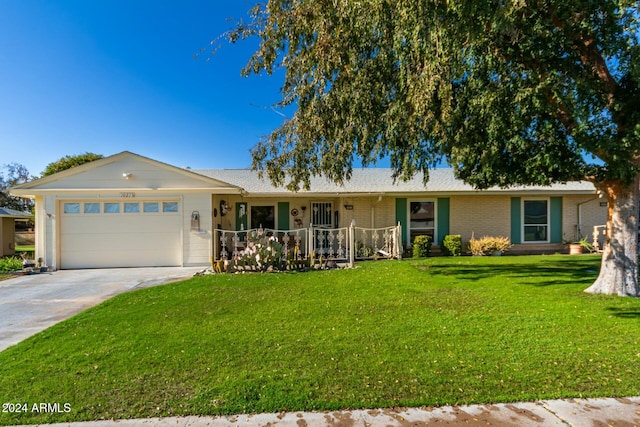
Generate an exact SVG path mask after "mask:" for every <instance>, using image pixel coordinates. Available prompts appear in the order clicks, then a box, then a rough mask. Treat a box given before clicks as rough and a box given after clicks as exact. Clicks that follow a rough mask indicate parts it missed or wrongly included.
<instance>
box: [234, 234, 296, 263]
mask: <svg viewBox="0 0 640 427" xmlns="http://www.w3.org/2000/svg"><path fill="white" fill-rule="evenodd" d="M247 237H248V239H247V247H246V248H245V249H244V250H243V251H241V252H240V253H239V254H238V256H237V258H236V260H235V261H236V268H238V269H240V270H256V271H266V270H269V269H271V270H282V266H283V261H284V260H285V253H284V245H283V244H282V243H280V242H278V239H277V238H276V237H275V236H267V235H266V234H265V233H259V232H250V233H249V234H248V235H247Z"/></svg>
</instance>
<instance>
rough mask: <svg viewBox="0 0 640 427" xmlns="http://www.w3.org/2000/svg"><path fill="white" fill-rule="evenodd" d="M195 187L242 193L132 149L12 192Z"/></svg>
mask: <svg viewBox="0 0 640 427" xmlns="http://www.w3.org/2000/svg"><path fill="white" fill-rule="evenodd" d="M109 190H113V191H133V190H138V191H140V190H161V191H189V190H191V191H193V190H206V191H212V192H218V193H240V192H242V188H240V187H238V186H236V185H233V184H229V183H227V182H224V181H221V180H220V179H216V178H212V177H207V176H203V175H201V174H198V173H195V172H193V171H191V170H188V169H182V168H178V167H175V166H172V165H169V164H166V163H163V162H159V161H157V160H153V159H149V158H147V157H143V156H140V155H138V154H134V153H131V152H129V151H123V152H121V153H118V154H114V155H113V156H109V157H105V158H103V159H100V160H96V161H93V162H90V163H85V164H83V165H80V166H78V167H75V168H71V169H68V170H65V171H62V172H58V173H56V174H53V175H50V176H46V177H44V178H40V179H37V180H34V181H30V182H27V183H24V184H21V185H18V186H16V187H14V188H13V189H12V190H11V193H12V194H15V195H19V196H33V195H37V194H47V193H51V192H71V191H109Z"/></svg>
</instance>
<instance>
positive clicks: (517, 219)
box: [511, 197, 522, 244]
mask: <svg viewBox="0 0 640 427" xmlns="http://www.w3.org/2000/svg"><path fill="white" fill-rule="evenodd" d="M511 243H514V244H518V243H522V202H521V199H520V197H512V198H511Z"/></svg>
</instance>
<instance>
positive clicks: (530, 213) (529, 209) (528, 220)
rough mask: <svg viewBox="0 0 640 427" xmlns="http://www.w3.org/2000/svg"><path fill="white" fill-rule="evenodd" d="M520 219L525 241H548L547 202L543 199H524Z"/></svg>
mask: <svg viewBox="0 0 640 427" xmlns="http://www.w3.org/2000/svg"><path fill="white" fill-rule="evenodd" d="M522 211H523V214H524V219H523V221H522V226H523V233H522V235H523V236H524V241H525V242H548V241H549V202H548V200H545V199H540V200H524V201H523V209H522Z"/></svg>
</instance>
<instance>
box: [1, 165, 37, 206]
mask: <svg viewBox="0 0 640 427" xmlns="http://www.w3.org/2000/svg"><path fill="white" fill-rule="evenodd" d="M2 169H4V170H5V172H4V173H3V172H2V171H0V207H4V208H9V209H15V210H18V211H30V210H31V209H32V208H33V201H32V200H30V199H23V198H22V197H14V196H11V195H10V194H9V190H10V189H11V188H12V187H14V186H16V185H18V184H22V183H24V182H27V181H30V180H31V179H32V177H31V175H30V174H29V171H28V170H27V168H26V167H25V166H23V165H21V164H18V163H10V164H8V165H3V166H2Z"/></svg>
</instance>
